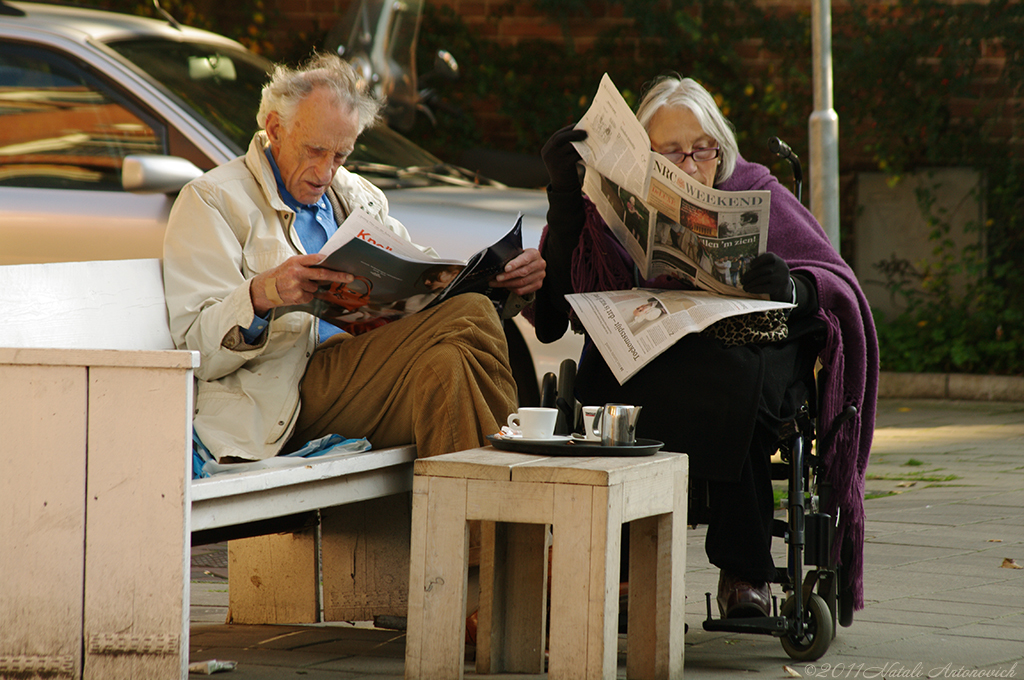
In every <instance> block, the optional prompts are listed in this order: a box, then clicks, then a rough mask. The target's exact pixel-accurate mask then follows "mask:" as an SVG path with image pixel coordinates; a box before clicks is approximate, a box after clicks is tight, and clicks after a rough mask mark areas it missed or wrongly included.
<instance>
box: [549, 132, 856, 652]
mask: <svg viewBox="0 0 1024 680" xmlns="http://www.w3.org/2000/svg"><path fill="white" fill-rule="evenodd" d="M768 147H769V149H770V150H771V151H772V152H773V153H776V154H777V155H779V156H780V157H782V158H784V159H786V160H787V161H788V162H789V164H790V166H791V167H792V169H793V176H794V179H795V189H796V192H795V193H796V196H797V199H798V200H800V199H801V193H802V172H801V168H800V159H799V158H798V157H797V155H796V154H795V153H793V152H792V150H791V149H790V148H789V146H787V145H786V144H785V142H782V141H781V140H779V139H778V138H777V137H773V138H772V139H770V140H769V142H768ZM824 379H825V375H824V372H823V370H819V371H818V373H817V374H816V375H811V376H807V377H806V378H805V382H806V384H807V388H808V398H807V400H806V403H805V404H804V406H803V408H802V409H801V410H800V412H799V413H798V414H797V417H796V419H795V420H794V421H793V422H792V426H791V427H790V428H788V429H787V431H786V432H784V433H783V435H782V437H781V439H780V441H779V453H780V457H781V462H775V461H774V460H773V462H772V478H773V479H776V480H781V479H787V480H788V481H789V484H788V489H787V497H786V508H787V515H788V516H787V519H786V520H785V521H783V520H779V519H776V520H775V521H774V530H773V536H775V537H779V538H782V539H784V540H785V543H786V545H787V555H786V558H787V559H786V562H787V563H786V565H784V566H779V565H776V578H775V579H774V580H773V581H772V582H773V583H775V584H778V585H780V586H781V588H782V590H783V591H784V592H785V593H787V594H788V596H787V597H786V599H785V600H784V602H783V604H782V607H781V611H780V608H779V603H778V598H777V597H776V596H773V598H772V600H773V601H772V615H771V616H763V617H751V618H732V619H724V618H718V619H715V618H714V617H713V615H712V607H711V601H712V596H711V593H705V600H706V603H707V618H706V619H705V620H704V623H703V628H704V630H707V631H723V632H731V633H753V634H761V635H771V636H774V637H777V638H779V639H780V641H781V642H782V647H783V649H784V650H785V651H786V653H787V654H788V655H789V656H790V657H791V658H793V659H797V660H801V661H813V660H816V659H819V658H821V657H822V656H823V655H824V654H825V652H826V651H827V650H828V648H829V645H831V643H832V640H833V639H834V638H835V635H836V628H837V626H836V624H837V623H838V624H839V625H842V626H844V627H847V626H850V625H851V624H852V623H853V608H854V601H853V592H852V590H850V589H849V588H845V587H843V585H842V579H841V578H840V576H841V574H840V569H841V566H840V565H841V564H842V563H849V556H850V555H851V554H852V547H853V546H852V544H851V543H850V541H849V539H847V540H844V542H843V545H841V546H840V549H839V559H838V560H837V559H835V557H834V555H835V551H834V549H833V544H834V543H835V533H836V527H837V526H838V520H839V518H838V516H837V517H832V516H831V515H828V514H826V513H824V512H821V508H822V507H827V506H828V500H829V495H830V493H831V485H830V484H829V483H828V482H827V481H826V476H825V474H824V469H823V461H824V459H825V452H826V451H828V450H829V449H830V448H831V447H832V444H833V442H834V440H835V437H836V434H837V433H838V431H839V428H840V427H841V426H842V425H843V424H844V423H845V422H846V421H848V420H849V419H851V418H852V417H854V416H855V415H856V413H857V409H856V407H854V406H852V405H850V406H847V407H846V408H845V409H844V410H843V411H842V412H841V413H840V414H839V415H838V416H837V417H836V419H835V420H834V421H833V422H832V423H830V424H829V425H828V427H824V426H823V423H821V422H820V417H819V416H820V412H821V411H820V408H819V402H818V398H819V395H820V394H821V389H820V386H822V385H824V384H825V383H824ZM575 380H576V362H575V361H574V360H572V359H566V360H565V361H563V362H562V365H561V367H560V368H559V375H558V376H557V377H556V376H555V374H553V373H548V374H547V375H545V376H544V378H543V380H542V382H541V394H540V404H541V406H548V407H555V408H557V409H558V410H559V420H558V426H557V428H556V431H557V432H559V433H562V434H566V433H569V432H572V431H573V430H574V429H575V428H576V424H577V422H578V418H579V404H578V403H577V402H576V399H575V397H574V396H573V395H574V387H575ZM701 486H702V485H700V484H694V483H693V482H692V481H691V484H690V503H689V506H690V512H689V517H688V518H687V522H688V523H690V524H691V525H696V524H698V523H699V522H697V521H694V520H695V519H699V515H700V511H699V510H698V506H699V505H700V504H701V502H702V499H703V498H706V495H704V493H705V492H704V491H703V489H702V488H701ZM805 566H810V567H812V568H811V569H808V570H806V573H805V570H804V567H805ZM798 586H799V587H798Z"/></svg>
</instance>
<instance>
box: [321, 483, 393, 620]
mask: <svg viewBox="0 0 1024 680" xmlns="http://www.w3.org/2000/svg"><path fill="white" fill-rule="evenodd" d="M321 516H322V520H321V530H320V531H321V554H322V556H323V557H322V566H321V573H322V575H323V590H324V620H325V621H372V620H373V618H374V617H375V616H382V615H386V616H403V617H404V616H406V615H407V613H408V610H409V544H410V540H411V534H410V530H411V522H412V494H409V493H406V494H399V495H396V496H388V497H387V498H378V499H373V500H368V501H363V502H360V503H353V504H350V505H343V506H339V507H336V508H329V509H325V510H323V511H321Z"/></svg>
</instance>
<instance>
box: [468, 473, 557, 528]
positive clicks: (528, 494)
mask: <svg viewBox="0 0 1024 680" xmlns="http://www.w3.org/2000/svg"><path fill="white" fill-rule="evenodd" d="M468 495H469V499H468V501H467V503H466V516H467V517H468V518H469V519H486V520H493V521H496V522H519V523H528V524H551V523H552V520H553V515H554V487H553V486H552V485H550V484H520V483H515V482H508V481H506V482H495V481H490V480H476V479H473V480H469V482H468Z"/></svg>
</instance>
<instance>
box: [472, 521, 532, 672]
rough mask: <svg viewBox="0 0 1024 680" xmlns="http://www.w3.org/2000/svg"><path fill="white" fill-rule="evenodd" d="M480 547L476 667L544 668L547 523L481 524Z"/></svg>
mask: <svg viewBox="0 0 1024 680" xmlns="http://www.w3.org/2000/svg"><path fill="white" fill-rule="evenodd" d="M486 524H492V525H493V526H494V527H495V528H494V531H493V532H488V531H487V529H486ZM491 541H493V545H494V548H493V550H491V549H490V547H489V544H490V543H491ZM482 548H483V549H482V555H481V564H480V617H479V621H480V627H479V628H478V629H477V647H476V671H477V673H543V672H544V651H545V638H546V634H545V627H546V621H545V618H546V614H547V574H548V527H547V525H544V524H508V523H504V522H498V523H496V524H495V523H485V531H484V535H483V546H482Z"/></svg>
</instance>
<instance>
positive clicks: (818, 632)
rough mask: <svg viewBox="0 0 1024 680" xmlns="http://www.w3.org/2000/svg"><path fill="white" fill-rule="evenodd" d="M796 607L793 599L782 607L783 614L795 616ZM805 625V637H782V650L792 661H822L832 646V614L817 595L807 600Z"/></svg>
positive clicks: (812, 595)
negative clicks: (794, 609)
mask: <svg viewBox="0 0 1024 680" xmlns="http://www.w3.org/2000/svg"><path fill="white" fill-rule="evenodd" d="M794 606H795V604H794V600H793V598H792V597H791V598H789V599H788V600H786V602H785V603H784V604H783V605H782V612H781V614H782V615H783V616H785V617H787V618H789V617H790V616H791V615H792V614H793V607H794ZM804 623H805V624H806V629H805V630H804V633H803V635H800V636H797V635H794V634H789V635H784V636H783V637H782V648H783V649H784V650H786V654H789V657H790V658H791V659H796V660H797V661H814V660H816V659H820V658H821V657H822V656H824V654H825V652H826V651H828V646H829V645H830V644H832V612H830V611H829V608H828V605H827V604H825V600H823V599H822V598H821V596H820V595H818V594H817V593H812V594H811V597H810V599H808V600H807V605H806V609H805V610H804Z"/></svg>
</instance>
